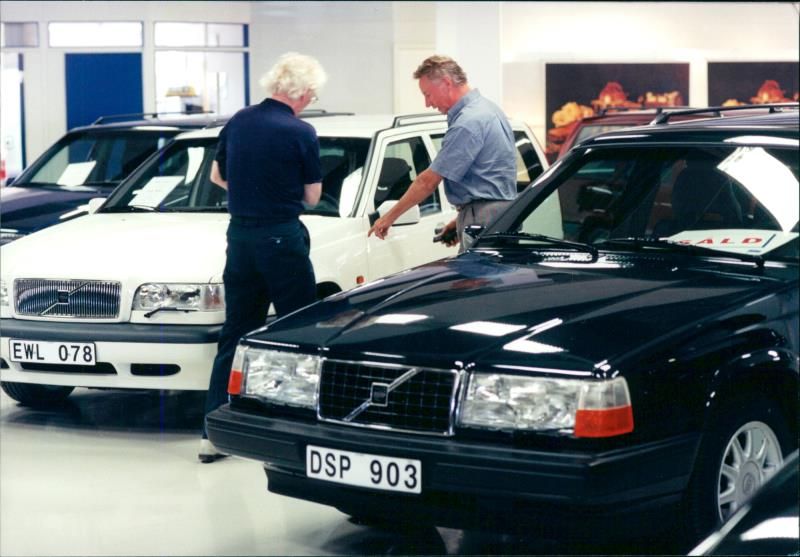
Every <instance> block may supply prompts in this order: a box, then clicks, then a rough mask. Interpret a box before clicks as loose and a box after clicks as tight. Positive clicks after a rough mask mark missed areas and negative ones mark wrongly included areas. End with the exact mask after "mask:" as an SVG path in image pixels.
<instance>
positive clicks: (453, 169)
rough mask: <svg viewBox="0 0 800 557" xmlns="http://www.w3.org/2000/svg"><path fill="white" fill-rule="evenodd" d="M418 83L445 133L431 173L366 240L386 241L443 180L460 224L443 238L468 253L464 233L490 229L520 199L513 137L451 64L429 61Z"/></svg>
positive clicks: (427, 172)
mask: <svg viewBox="0 0 800 557" xmlns="http://www.w3.org/2000/svg"><path fill="white" fill-rule="evenodd" d="M414 78H415V79H418V80H419V89H420V92H421V93H422V95H423V97H425V106H429V107H433V108H435V109H437V110H438V111H439V112H441V113H442V114H447V123H448V129H447V133H445V135H444V139H443V140H442V147H441V149H440V150H439V153H438V154H437V155H436V159H435V160H434V161H433V163H432V164H431V166H430V168H428V169H426V170H425V171H423V172H421V173H420V174H419V176H417V178H416V180H414V182H413V183H412V184H411V186H409V188H408V190H407V191H406V193H405V194H404V195H403V196H402V197H401V198H400V199H399V200H398V202H397V204H396V205H395V206H394V207H392V209H391V210H389V211H388V212H387V213H386V214H385V215H383V216H382V217H381V218H379V219H378V220H377V221H375V224H374V225H373V226H372V228H370V230H369V232H368V235H371V234H375V235H376V236H377V237H378V238H381V239H383V238H385V237H386V235H387V234H388V233H389V228H390V227H391V226H392V223H394V221H395V220H397V217H399V216H400V215H402V214H403V213H404V212H406V211H407V210H408V209H410V208H411V207H413V206H414V205H417V204H419V203H420V202H421V201H422V200H424V199H426V198H427V197H428V196H430V195H431V194H432V193H433V192H434V190H436V188H437V187H438V186H439V183H440V182H441V181H442V179H444V191H445V194H446V195H447V199H448V201H450V203H452V204H453V205H455V206H456V207H457V208H458V218H457V219H455V220H453V221H452V222H450V223H448V224H447V225H446V226H445V228H444V231H443V232H442V235H441V236H442V238H443V241H444V242H445V243H446V244H447V245H455V244H456V242H458V241H459V240H460V242H461V250H464V249H465V248H466V247H468V244H469V239H468V238H465V237H464V228H465V227H467V226H469V225H471V224H480V225H483V226H486V225H487V224H488V223H489V222H490V221H491V220H493V219H494V217H496V216H497V215H498V214H499V213H500V212H502V211H503V210H505V209H506V207H508V205H510V203H511V200H513V199H514V198H515V197H516V195H517V163H516V147H515V142H514V132H513V131H512V130H511V125H510V124H509V123H508V119H507V118H506V116H505V115H504V114H503V111H502V110H501V109H500V107H498V106H497V105H496V104H494V103H493V102H491V101H490V100H488V99H486V98H484V97H483V96H481V94H480V92H479V91H478V90H477V89H472V88H470V86H469V83H468V82H467V74H466V73H464V70H462V69H461V66H459V65H458V64H457V63H456V61H455V60H453V59H452V58H449V57H447V56H439V55H435V56H430V57H428V58H426V59H425V60H423V62H422V63H421V64H420V65H419V67H418V68H417V70H416V71H415V72H414ZM453 232H457V239H456V238H455V236H456V234H452V233H453ZM451 236H452V237H453V238H452V239H448V238H449V237H451Z"/></svg>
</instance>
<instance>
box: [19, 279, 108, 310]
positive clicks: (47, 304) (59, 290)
mask: <svg viewBox="0 0 800 557" xmlns="http://www.w3.org/2000/svg"><path fill="white" fill-rule="evenodd" d="M120 290H121V286H120V283H118V282H112V281H100V280H78V279H73V280H47V279H17V280H15V281H14V307H15V309H16V312H17V315H25V316H31V317H78V318H86V319H113V318H116V317H117V316H118V315H119V306H120Z"/></svg>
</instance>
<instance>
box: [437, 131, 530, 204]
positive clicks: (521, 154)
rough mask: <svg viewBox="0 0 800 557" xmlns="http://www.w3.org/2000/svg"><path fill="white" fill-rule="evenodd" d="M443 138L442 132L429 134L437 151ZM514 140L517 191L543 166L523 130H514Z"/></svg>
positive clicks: (522, 188)
mask: <svg viewBox="0 0 800 557" xmlns="http://www.w3.org/2000/svg"><path fill="white" fill-rule="evenodd" d="M443 138H444V134H436V135H432V136H431V140H432V141H433V145H434V146H435V147H436V151H437V152H438V151H439V150H441V148H442V140H443ZM514 141H515V143H516V147H517V152H516V162H517V192H521V191H522V190H524V189H525V188H526V187H527V186H528V184H530V183H531V182H533V181H534V180H535V179H536V178H538V177H539V175H541V174H542V172H544V167H543V166H542V163H541V162H540V161H539V156H538V155H537V154H536V149H535V148H534V146H533V143H532V142H531V140H530V138H529V137H528V135H527V134H526V133H525V132H523V131H521V130H515V131H514Z"/></svg>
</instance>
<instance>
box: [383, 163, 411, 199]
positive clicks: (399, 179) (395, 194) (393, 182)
mask: <svg viewBox="0 0 800 557" xmlns="http://www.w3.org/2000/svg"><path fill="white" fill-rule="evenodd" d="M411 182H412V180H411V166H409V164H408V163H407V162H406V161H405V160H404V159H400V158H395V157H386V158H385V159H383V166H382V167H381V174H380V177H379V178H378V187H377V191H376V192H375V207H376V208H377V207H378V206H379V205H380V204H381V203H383V202H384V201H386V200H387V199H400V198H401V197H402V196H403V194H404V193H405V192H406V190H407V189H408V187H409V186H410V185H411Z"/></svg>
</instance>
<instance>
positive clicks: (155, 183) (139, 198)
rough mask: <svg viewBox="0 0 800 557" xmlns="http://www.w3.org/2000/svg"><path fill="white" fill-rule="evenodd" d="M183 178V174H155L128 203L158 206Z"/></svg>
mask: <svg viewBox="0 0 800 557" xmlns="http://www.w3.org/2000/svg"><path fill="white" fill-rule="evenodd" d="M182 180H183V176H154V177H153V178H151V179H150V181H149V182H147V183H146V184H145V185H144V187H143V188H142V189H140V190H139V191H137V192H136V193H135V194H134V196H133V199H131V200H130V201H129V202H128V205H143V206H145V207H158V206H159V205H160V204H161V202H162V201H164V199H166V197H167V196H168V195H169V194H170V192H172V190H174V189H175V186H177V185H178V184H180V183H181V181H182Z"/></svg>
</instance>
